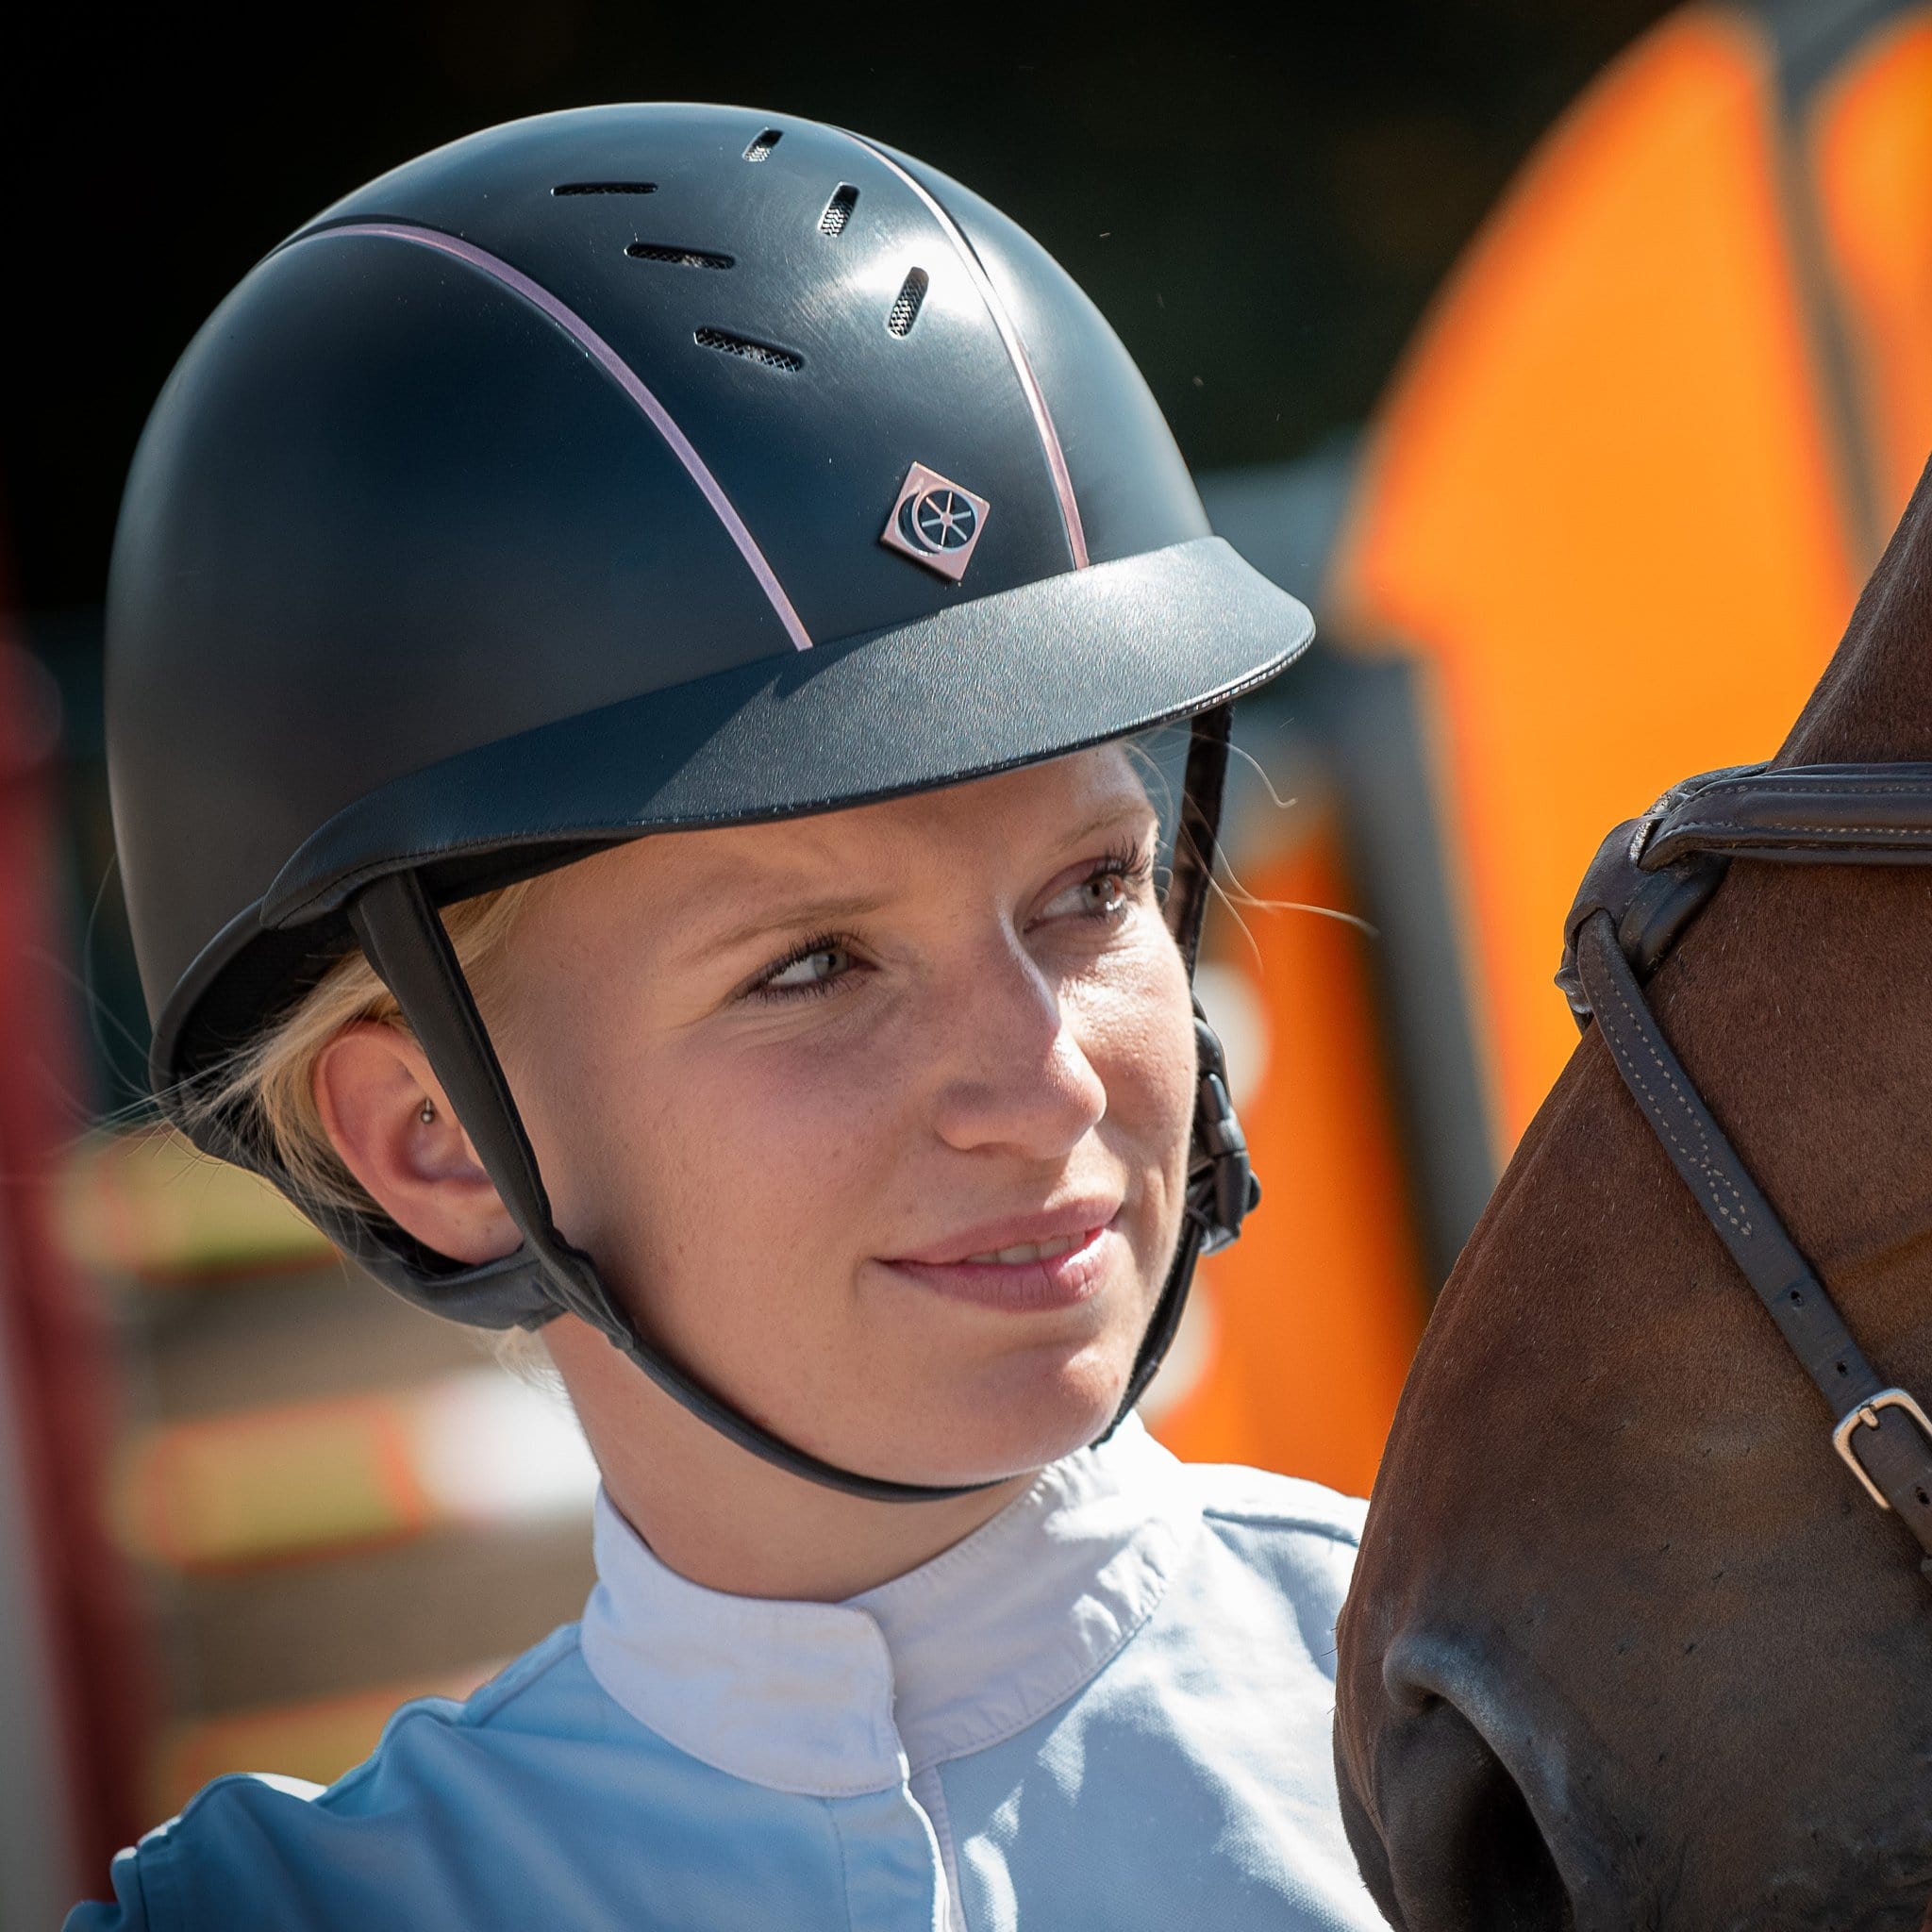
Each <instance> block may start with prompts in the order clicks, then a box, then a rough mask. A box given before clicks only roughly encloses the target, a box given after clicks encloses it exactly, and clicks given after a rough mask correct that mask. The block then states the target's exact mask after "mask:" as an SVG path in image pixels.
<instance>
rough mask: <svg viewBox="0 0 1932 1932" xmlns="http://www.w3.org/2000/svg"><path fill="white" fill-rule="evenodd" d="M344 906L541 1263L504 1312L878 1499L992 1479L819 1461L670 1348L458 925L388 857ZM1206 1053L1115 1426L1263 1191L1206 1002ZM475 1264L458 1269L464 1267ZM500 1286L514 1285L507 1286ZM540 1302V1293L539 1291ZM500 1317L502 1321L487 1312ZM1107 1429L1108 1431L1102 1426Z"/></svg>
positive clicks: (757, 1452) (1192, 896)
mask: <svg viewBox="0 0 1932 1932" xmlns="http://www.w3.org/2000/svg"><path fill="white" fill-rule="evenodd" d="M1229 723H1230V715H1229V712H1228V710H1227V708H1225V707H1220V708H1216V709H1215V710H1213V711H1210V712H1208V713H1207V714H1205V715H1204V716H1203V717H1202V718H1201V719H1199V720H1197V721H1196V723H1195V725H1194V730H1193V736H1192V741H1191V744H1190V748H1189V754H1188V769H1187V779H1186V783H1185V787H1184V796H1183V803H1182V822H1181V836H1180V838H1179V839H1178V840H1177V841H1176V846H1175V856H1174V883H1173V885H1172V887H1171V888H1170V891H1169V897H1168V917H1169V922H1170V924H1171V925H1172V927H1173V930H1174V935H1175V938H1176V940H1177V941H1178V942H1179V944H1180V947H1181V951H1182V955H1183V957H1184V958H1186V960H1187V964H1188V971H1189V974H1190V975H1191V974H1192V972H1193V967H1194V955H1195V951H1196V948H1197V946H1198V944H1199V940H1200V927H1201V915H1202V911H1203V909H1204V908H1205V905H1206V901H1207V893H1208V883H1209V877H1210V869H1211V866H1212V862H1213V851H1214V844H1213V837H1214V827H1215V825H1216V824H1217V823H1218V821H1219V818H1220V813H1221V792H1222V786H1223V783H1224V774H1225V771H1226V761H1227V741H1228V730H1229ZM349 922H350V924H351V925H352V926H353V928H354V930H355V934H356V937H357V939H358V941H359V942H360V944H361V947H362V950H363V953H364V954H365V955H366V956H367V958H368V960H369V963H370V965H371V966H372V967H373V968H374V969H375V973H376V974H377V975H378V976H379V977H380V978H381V980H382V982H383V984H384V985H385V986H387V987H388V988H389V990H390V991H391V993H393V994H394V995H395V999H396V1004H397V1005H398V1006H399V1007H401V1008H402V1010H403V1016H404V1018H405V1019H407V1020H408V1023H409V1025H410V1026H411V1028H412V1029H413V1030H414V1032H415V1035H416V1038H417V1040H418V1041H419V1042H420V1044H421V1045H422V1048H423V1050H424V1052H425V1054H426V1055H427V1056H428V1057H429V1064H430V1065H431V1066H432V1067H433V1068H434V1069H435V1071H436V1077H437V1079H438V1080H439V1081H441V1084H442V1089H443V1091H444V1093H445V1094H446V1095H447V1096H448V1098H449V1103H450V1106H451V1107H452V1108H454V1109H455V1111H456V1115H457V1118H458V1120H459V1121H460V1122H461V1123H462V1124H463V1127H464V1130H465V1131H466V1132H467V1133H468V1135H469V1137H470V1141H471V1144H472V1145H473V1146H474V1147H475V1150H476V1156H477V1158H478V1159H479V1160H481V1162H482V1163H483V1167H484V1171H485V1172H486V1173H487V1174H489V1176H490V1178H491V1182H492V1183H493V1184H494V1185H495V1188H496V1191H497V1194H498V1196H499V1197H500V1198H501V1200H502V1202H503V1204H504V1207H505V1208H507V1209H508V1213H509V1216H510V1219H511V1220H512V1221H513V1222H514V1223H515V1224H516V1227H517V1230H518V1232H519V1233H520V1234H521V1235H522V1236H523V1248H522V1250H521V1251H520V1256H519V1257H518V1261H517V1263H516V1264H515V1265H514V1268H513V1270H510V1271H505V1278H506V1284H507V1283H508V1279H509V1278H510V1276H511V1274H514V1275H515V1276H516V1277H518V1278H533V1279H534V1281H535V1282H536V1283H537V1284H538V1285H539V1288H540V1291H541V1297H542V1300H541V1302H538V1303H537V1304H536V1307H537V1310H538V1311H537V1312H536V1313H534V1314H530V1313H525V1311H524V1307H523V1305H521V1304H520V1305H519V1307H518V1310H517V1312H516V1313H515V1314H513V1315H511V1316H510V1317H509V1319H510V1320H512V1321H514V1320H521V1321H523V1322H525V1324H526V1325H536V1324H539V1323H541V1321H542V1320H543V1319H546V1318H547V1317H549V1316H552V1315H556V1314H562V1313H568V1314H573V1315H576V1316H579V1317H581V1318H582V1319H583V1320H584V1321H586V1322H588V1323H590V1324H591V1326H592V1327H593V1328H595V1329H597V1330H598V1332H599V1333H600V1334H602V1335H604V1336H605V1337H606V1338H607V1339H608V1341H610V1342H611V1344H612V1345H613V1346H614V1347H617V1348H619V1349H621V1350H622V1351H623V1352H624V1353H625V1355H626V1356H627V1357H629V1358H630V1359H631V1360H632V1361H633V1362H635V1363H636V1364H637V1366H638V1367H639V1368H640V1369H641V1370H642V1371H643V1372H644V1374H647V1375H648V1376H649V1377H650V1378H651V1380H652V1381H653V1382H655V1383H656V1384H657V1385H658V1388H659V1389H661V1390H663V1391H664V1392H665V1393H666V1394H667V1395H669V1396H670V1397H671V1398H672V1399H673V1400H674V1401H675V1402H676V1403H678V1404H679V1405H680V1406H681V1407H684V1408H685V1409H687V1410H688V1411H689V1412H690V1413H691V1414H692V1415H694V1416H696V1417H697V1418H698V1419H699V1420H700V1421H701V1422H704V1423H707V1424H709V1425H710V1426H711V1427H712V1428H714V1429H716V1430H717V1431H718V1433H719V1434H720V1435H722V1436H724V1437H727V1438H728V1439H729V1440H730V1441H733V1442H736V1443H737V1444H738V1445H739V1447H740V1448H741V1449H744V1450H746V1451H748V1452H749V1453H750V1454H751V1455H753V1456H756V1457H759V1458H760V1459H761V1460H763V1461H765V1462H768V1463H771V1464H772V1465H773V1466H774V1468H777V1469H782V1470H785V1471H787V1472H788V1473H789V1474H792V1475H795V1476H799V1477H802V1478H803V1479H804V1480H806V1481H807V1482H812V1483H817V1484H819V1485H821V1486H822V1487H824V1488H825V1489H832V1490H840V1491H844V1492H845V1493H846V1494H847V1495H853V1496H861V1497H864V1498H866V1499H867V1500H868V1501H871V1502H878V1503H926V1502H938V1501H942V1500H944V1499H945V1498H947V1497H952V1496H965V1495H971V1494H973V1493H974V1492H975V1491H980V1490H986V1489H991V1488H992V1487H993V1486H994V1481H997V1480H999V1479H998V1478H995V1479H993V1481H988V1482H982V1483H954V1484H924V1483H902V1482H893V1481H890V1480H888V1479H887V1478H885V1477H883V1476H873V1475H864V1474H859V1473H858V1472H857V1471H854V1470H849V1469H841V1468H840V1467H839V1466H838V1465H837V1464H835V1463H830V1462H825V1461H824V1460H822V1459H821V1458H820V1457H816V1456H812V1455H810V1454H808V1452H807V1451H805V1450H803V1449H799V1448H797V1447H795V1446H794V1445H793V1444H791V1443H790V1442H788V1441H785V1440H784V1439H783V1438H782V1437H779V1436H776V1435H774V1434H773V1433H772V1431H771V1430H769V1429H767V1428H765V1427H764V1426H763V1425H762V1424H758V1423H756V1422H754V1421H752V1419H751V1418H750V1417H749V1416H746V1415H743V1414H741V1413H740V1411H739V1410H737V1409H736V1408H734V1407H731V1405H730V1404H729V1403H727V1402H725V1401H724V1399H723V1397H721V1396H719V1395H716V1394H714V1393H713V1392H712V1391H710V1390H708V1389H707V1388H706V1387H704V1385H703V1384H702V1383H700V1382H698V1381H696V1380H694V1379H693V1378H692V1377H691V1375H689V1374H686V1373H685V1371H684V1370H682V1369H680V1368H679V1367H678V1366H677V1365H676V1364H675V1362H673V1361H671V1360H669V1359H668V1358H667V1357H665V1356H663V1355H662V1354H661V1353H660V1352H659V1351H658V1349H657V1348H656V1347H654V1346H653V1345H652V1344H651V1343H650V1342H649V1341H646V1340H645V1339H644V1337H643V1335H642V1334H641V1332H640V1331H639V1329H638V1326H637V1324H636V1323H635V1322H634V1321H633V1320H632V1318H631V1316H630V1315H629V1313H628V1311H627V1310H625V1307H623V1306H622V1304H621V1303H620V1302H619V1301H618V1300H617V1298H616V1297H615V1296H614V1295H612V1294H611V1292H610V1291H609V1290H608V1288H607V1287H606V1285H605V1283H604V1281H603V1279H602V1277H601V1276H600V1275H599V1274H598V1273H597V1268H596V1264H595V1263H594V1262H593V1261H592V1260H591V1257H589V1256H588V1255H586V1254H585V1253H584V1252H583V1251H582V1250H581V1249H579V1248H575V1247H573V1246H572V1245H571V1244H570V1243H569V1242H568V1241H565V1240H564V1239H563V1237H562V1235H561V1234H559V1233H558V1229H557V1225H556V1223H555V1221H554V1220H553V1219H552V1217H551V1211H550V1197H549V1195H548V1193H547V1192H546V1191H545V1189H544V1186H543V1177H542V1174H541V1173H540V1171H539V1169H538V1165H537V1158H536V1155H535V1153H534V1152H533V1151H532V1149H531V1146H530V1141H529V1136H528V1135H527V1133H526V1132H525V1128H524V1124H523V1120H522V1117H521V1115H520V1114H519V1113H518V1111H517V1106H516V1101H515V1098H514V1096H513V1095H512V1094H511V1092H510V1090H509V1083H508V1080H507V1079H506V1078H505V1077H504V1073H503V1067H502V1064H501V1062H500V1061H499V1060H498V1059H497V1057H496V1050H495V1048H494V1047H493V1046H492V1045H491V1040H490V1035H489V1031H488V1029H487V1028H486V1027H485V1026H484V1024H483V1020H482V1016H481V1015H480V1014H479V1013H478V1012H477V1010H476V1003H475V997H474V995H473V994H472V993H471V991H470V986H469V982H468V981H467V980H466V979H465V978H464V976H463V971H462V967H461V965H460V964H459V963H458V959H457V957H456V951H455V949H454V947H453V946H452V945H451V944H450V941H449V935H448V933H447V931H446V930H445V929H444V927H443V924H442V921H441V918H440V917H439V916H438V914H437V911H436V908H435V907H434V906H433V905H432V904H431V903H430V900H429V896H428V894H427V892H426V891H425V889H424V886H423V883H422V880H421V878H420V877H419V876H418V874H415V873H414V872H397V873H391V874H386V875H385V876H383V877H381V878H378V879H375V880H374V881H373V882H372V883H371V884H369V885H367V886H365V887H364V888H363V889H362V890H361V891H360V892H359V893H358V895H357V896H356V898H355V899H354V900H353V901H352V902H351V904H350V907H349ZM1194 1016H1195V1018H1194V1029H1195V1038H1196V1046H1197V1051H1198V1054H1199V1078H1198V1084H1197V1090H1196V1101H1195V1117H1194V1131H1193V1141H1192V1145H1191V1151H1190V1157H1189V1176H1188V1205H1187V1218H1186V1220H1185V1222H1184V1224H1183V1227H1182V1232H1181V1238H1180V1241H1179V1244H1178V1247H1177V1249H1176V1252H1175V1254H1174V1260H1173V1263H1172V1265H1171V1266H1170V1268H1169V1270H1168V1274H1167V1279H1166V1281H1165V1283H1164V1284H1163V1286H1162V1289H1161V1292H1160V1297H1159V1300H1158V1302H1157V1304H1156V1306H1155V1310H1154V1315H1153V1318H1152V1320H1151V1321H1150V1322H1149V1324H1148V1328H1147V1333H1146V1335H1145V1336H1144V1337H1143V1338H1142V1341H1141V1348H1140V1351H1139V1353H1138V1355H1137V1356H1136V1358H1135V1363H1134V1369H1133V1373H1132V1374H1131V1376H1130V1377H1129V1380H1128V1383H1127V1389H1126V1393H1125V1396H1124V1399H1123V1401H1122V1403H1121V1407H1120V1409H1119V1410H1118V1412H1117V1413H1116V1415H1115V1417H1114V1420H1113V1422H1112V1424H1109V1426H1108V1431H1107V1435H1108V1436H1110V1435H1111V1434H1112V1433H1113V1431H1114V1429H1116V1428H1118V1427H1119V1426H1120V1424H1121V1422H1122V1421H1123V1420H1124V1418H1125V1416H1126V1415H1127V1413H1128V1412H1129V1411H1130V1410H1131V1409H1132V1408H1133V1407H1134V1405H1135V1404H1136V1403H1137V1402H1139V1400H1140V1399H1141V1394H1142V1393H1143V1392H1144V1391H1145V1389H1146V1387H1147V1385H1148V1383H1149V1382H1151V1381H1152V1380H1153V1378H1154V1374H1155V1372H1156V1371H1157V1370H1158V1368H1159V1366H1160V1363H1161V1360H1162V1358H1163V1357H1165V1356H1166V1354H1167V1351H1168V1348H1169V1346H1170V1345H1171V1344H1172V1342H1173V1341H1174V1335H1175V1333H1176V1331H1177V1330H1178V1329H1179V1326H1180V1319H1181V1314H1182V1311H1183V1309H1184V1307H1186V1303H1187V1296H1188V1290H1189V1286H1190V1284H1191V1281H1192V1278H1193V1273H1194V1264H1195V1261H1196V1260H1197V1259H1198V1257H1200V1256H1201V1255H1203V1254H1207V1253H1211V1252H1212V1251H1213V1250H1214V1249H1215V1248H1218V1247H1221V1246H1224V1245H1225V1244H1226V1243H1227V1242H1228V1241H1232V1240H1234V1238H1235V1236H1236V1234H1237V1233H1238V1232H1239V1231H1240V1227H1241V1217H1242V1216H1243V1215H1244V1214H1245V1213H1246V1212H1247V1211H1248V1209H1249V1208H1252V1207H1253V1206H1254V1205H1255V1202H1256V1201H1257V1199H1258V1198H1259V1193H1260V1190H1259V1189H1258V1187H1257V1185H1256V1183H1255V1181H1254V1177H1253V1175H1252V1174H1251V1173H1250V1171H1249V1168H1248V1158H1247V1143H1246V1141H1245V1140H1244V1139H1243V1138H1242V1135H1241V1124H1240V1123H1239V1122H1238V1121H1237V1120H1236V1119H1235V1115H1234V1108H1233V1107H1232V1105H1231V1104H1230V1103H1229V1100H1228V1096H1227V1080H1226V1068H1225V1065H1224V1060H1223V1058H1222V1051H1221V1043H1220V1041H1218V1040H1217V1039H1216V1038H1215V1036H1214V1033H1213V1031H1212V1029H1211V1028H1210V1027H1209V1026H1208V1023H1207V1020H1206V1018H1205V1017H1204V1016H1203V1015H1202V1013H1201V1008H1200V1005H1199V1002H1198V1001H1197V1002H1196V1004H1195V1008H1194ZM490 1272H491V1271H489V1270H483V1271H471V1272H470V1273H469V1274H463V1275H460V1276H455V1277H453V1280H457V1281H468V1280H469V1279H470V1278H471V1274H477V1275H481V1274H488V1273H490ZM505 1292H506V1294H507V1293H508V1292H509V1291H508V1286H507V1285H506V1289H505ZM410 1293H411V1298H412V1299H415V1300H417V1301H419V1302H421V1303H422V1304H424V1305H425V1306H427V1307H436V1306H437V1303H438V1297H437V1294H436V1291H435V1288H434V1286H433V1285H430V1286H428V1287H427V1288H426V1289H420V1288H417V1287H413V1286H412V1288H411V1289H410ZM546 1304H547V1306H546ZM491 1325H506V1324H505V1323H504V1322H502V1321H500V1320H495V1319H492V1320H491ZM1100 1440H1101V1441H1106V1440H1107V1436H1103V1437H1102V1438H1101V1439H1100Z"/></svg>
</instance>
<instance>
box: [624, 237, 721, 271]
mask: <svg viewBox="0 0 1932 1932" xmlns="http://www.w3.org/2000/svg"><path fill="white" fill-rule="evenodd" d="M624 252H625V254H626V255H628V256H629V257H630V258H632V259H633V260H634V261H666V262H669V263H670V264H671V265H672V267H674V268H730V267H731V266H732V258H731V257H730V256H728V255H713V254H712V253H711V251H710V250H709V249H708V248H668V247H666V246H664V245H663V244H662V243H661V242H632V243H631V244H630V246H629V247H628V248H626V249H625V251H624Z"/></svg>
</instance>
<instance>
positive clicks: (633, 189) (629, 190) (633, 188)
mask: <svg viewBox="0 0 1932 1932" xmlns="http://www.w3.org/2000/svg"><path fill="white" fill-rule="evenodd" d="M550 192H551V193H552V194H656V193H657V192H658V184H657V183H656V182H655V181H564V182H560V183H559V184H558V186H557V187H555V188H553V189H552V190H551V191H550Z"/></svg>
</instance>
